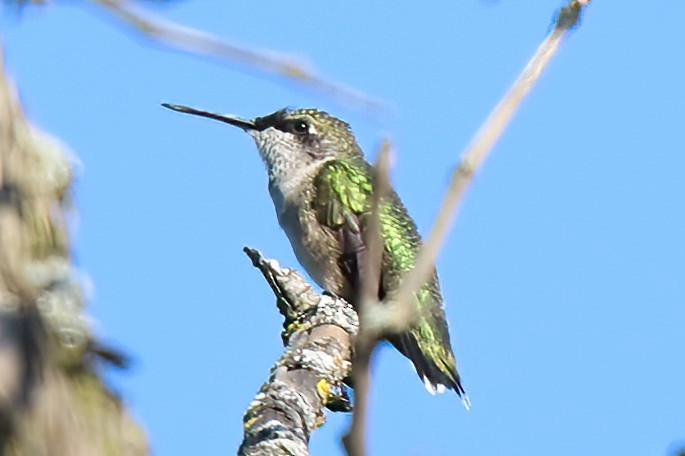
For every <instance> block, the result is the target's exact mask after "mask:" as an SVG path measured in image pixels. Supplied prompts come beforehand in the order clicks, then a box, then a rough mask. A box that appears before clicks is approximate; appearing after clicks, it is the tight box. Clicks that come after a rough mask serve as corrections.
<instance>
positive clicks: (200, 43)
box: [93, 0, 383, 112]
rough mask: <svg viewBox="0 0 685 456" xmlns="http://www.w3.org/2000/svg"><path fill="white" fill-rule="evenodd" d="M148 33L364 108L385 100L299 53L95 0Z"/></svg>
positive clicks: (122, 0) (120, 0) (117, 1)
mask: <svg viewBox="0 0 685 456" xmlns="http://www.w3.org/2000/svg"><path fill="white" fill-rule="evenodd" d="M93 1H94V2H96V3H98V4H100V5H102V6H104V7H105V8H106V9H107V10H108V11H110V12H111V13H113V14H114V15H115V16H117V17H119V18H120V19H122V20H123V21H125V22H126V23H128V24H129V25H131V26H132V27H133V28H134V29H136V30H138V31H139V32H141V33H142V34H144V35H145V36H147V37H149V38H152V39H153V40H156V41H159V42H160V43H162V44H164V45H166V46H169V47H172V48H175V49H178V50H181V51H185V52H189V53H192V54H200V55H210V56H215V57H220V58H223V59H230V60H234V61H238V62H242V63H244V64H247V65H249V66H251V67H254V68H258V69H259V70H261V71H265V72H267V73H273V74H277V75H279V76H281V77H283V78H286V79H289V80H291V81H294V82H297V83H299V84H302V85H304V86H307V87H310V88H313V89H315V90H317V91H320V92H323V93H325V94H327V95H329V96H333V97H334V98H337V99H339V100H341V101H343V102H347V103H349V104H352V105H354V106H357V107H359V108H362V109H364V110H368V111H372V112H377V111H380V110H381V109H382V107H383V103H382V102H380V101H379V100H377V99H374V98H372V97H371V96H369V95H367V94H364V93H363V92H361V91H359V90H356V89H353V88H351V87H348V86H345V85H343V84H340V83H337V82H334V81H331V80H329V79H326V78H324V77H322V76H320V75H318V74H317V73H316V72H315V71H314V70H312V69H311V68H307V66H306V65H304V64H303V63H302V61H301V59H299V58H298V57H296V56H293V55H289V54H284V53H277V52H273V51H267V50H262V49H255V48H250V47H247V46H245V45H239V44H236V43H231V42H229V41H227V40H224V39H220V38H218V37H216V36H214V35H212V34H210V33H207V32H204V31H202V30H198V29H195V28H192V27H188V26H185V25H181V24H178V23H176V22H173V21H169V20H167V19H164V18H161V17H159V16H155V15H154V14H152V13H151V12H149V11H144V10H143V9H142V8H140V7H139V6H138V5H136V4H135V3H134V2H132V1H130V0H93Z"/></svg>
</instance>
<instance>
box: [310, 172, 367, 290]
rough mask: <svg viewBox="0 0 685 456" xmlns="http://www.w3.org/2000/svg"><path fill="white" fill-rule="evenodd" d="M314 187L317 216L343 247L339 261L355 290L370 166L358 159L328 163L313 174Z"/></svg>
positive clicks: (363, 248)
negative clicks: (315, 174) (317, 172)
mask: <svg viewBox="0 0 685 456" xmlns="http://www.w3.org/2000/svg"><path fill="white" fill-rule="evenodd" d="M315 188H316V189H317V194H316V196H315V197H314V201H313V205H314V210H315V211H316V214H317V219H318V221H319V223H320V224H321V225H322V226H325V227H328V228H329V229H331V230H332V232H333V233H335V234H336V235H337V236H338V239H339V241H340V245H341V250H342V255H341V257H340V258H339V259H338V262H339V263H340V266H341V269H342V271H343V274H344V275H345V276H346V278H347V279H348V281H349V282H350V285H352V287H353V289H356V287H357V285H358V283H359V270H360V268H361V266H362V265H363V261H362V256H363V254H364V251H365V246H364V240H363V238H362V231H363V230H362V227H363V223H364V219H365V218H366V215H367V214H368V213H369V210H370V202H371V195H372V194H373V178H372V170H371V167H370V166H369V164H368V163H366V162H364V161H361V160H356V161H354V162H350V163H348V162H343V161H337V160H336V161H330V162H327V163H325V164H324V165H322V167H321V170H320V171H319V174H318V175H317V177H316V182H315Z"/></svg>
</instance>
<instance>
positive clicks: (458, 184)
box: [394, 0, 590, 330]
mask: <svg viewBox="0 0 685 456" xmlns="http://www.w3.org/2000/svg"><path fill="white" fill-rule="evenodd" d="M589 3H590V0H571V1H570V2H569V4H568V5H567V6H565V7H563V8H561V10H559V13H558V14H557V16H556V19H555V23H554V26H553V28H552V30H551V32H550V33H549V34H548V35H547V37H546V38H545V40H544V41H543V42H542V44H541V45H540V47H539V48H538V50H537V51H536V53H535V54H534V55H533V57H532V58H531V60H530V61H529V63H528V65H527V66H526V68H525V69H524V70H523V72H522V73H521V75H520V76H519V77H518V79H517V80H516V82H514V84H513V85H512V87H511V88H510V89H509V92H507V94H506V95H505V96H504V98H503V99H502V100H501V101H500V102H499V104H498V105H497V106H496V107H495V109H494V110H493V111H492V112H491V114H490V116H489V117H488V119H487V120H486V121H485V123H484V124H483V125H482V127H481V129H480V130H479V131H478V133H476V136H475V138H474V139H473V141H472V142H471V144H470V145H469V146H468V147H467V148H466V151H465V152H464V154H463V155H462V159H461V162H460V163H459V166H457V168H456V169H455V170H454V172H453V173H452V177H451V179H450V184H449V187H448V189H447V192H446V193H445V196H444V198H443V201H442V204H441V206H440V209H439V211H438V215H437V217H436V219H435V222H434V223H433V227H432V229H431V232H430V235H429V236H428V239H427V240H426V242H425V243H424V245H423V248H422V249H421V251H420V252H419V254H418V255H417V259H416V263H415V265H414V269H413V270H412V271H411V272H409V273H408V274H407V276H406V277H405V278H404V280H403V281H402V285H401V286H400V289H399V291H398V292H397V295H396V296H397V303H396V307H397V308H396V309H395V312H394V315H395V317H396V318H394V322H395V323H397V324H399V325H405V326H399V327H397V328H395V329H396V330H401V329H403V328H406V326H408V325H409V322H411V321H412V314H413V312H415V309H414V306H413V305H412V298H413V296H414V293H416V291H418V290H419V289H420V288H421V285H422V284H424V283H425V282H426V281H427V280H428V279H429V278H430V275H431V274H432V273H433V267H434V266H433V265H434V263H435V259H436V257H437V254H438V251H439V249H440V246H441V245H442V242H443V240H444V238H445V236H446V234H447V231H448V229H449V227H450V225H451V222H452V220H453V218H454V216H455V210H456V208H457V206H458V204H459V203H460V202H461V200H462V199H463V196H464V192H465V191H466V188H467V187H468V185H469V184H470V183H471V180H472V179H473V175H474V173H475V172H476V171H477V170H478V169H479V168H480V166H481V165H482V164H483V162H484V161H485V159H486V158H487V156H488V153H489V152H490V150H491V149H492V147H493V145H494V144H495V142H496V141H497V139H499V137H500V136H501V135H502V132H503V131H504V129H505V127H506V126H507V124H508V123H509V121H510V120H511V118H512V117H513V115H514V113H515V112H516V109H517V108H518V106H519V105H520V104H521V101H522V100H523V98H524V97H525V96H526V94H527V93H528V92H529V91H530V89H531V88H532V87H533V85H534V84H535V82H536V81H537V79H538V77H539V76H540V74H541V73H542V70H543V69H544V68H545V66H546V65H547V63H548V62H549V61H550V59H551V58H552V56H553V55H554V53H555V52H556V51H557V49H558V47H559V44H560V43H561V42H562V41H563V39H564V37H566V35H567V33H568V31H569V30H570V29H571V28H573V27H574V26H575V25H577V24H578V21H579V19H580V15H581V13H582V10H583V8H584V7H585V6H587V5H588V4H589Z"/></svg>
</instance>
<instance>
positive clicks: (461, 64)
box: [0, 0, 685, 456]
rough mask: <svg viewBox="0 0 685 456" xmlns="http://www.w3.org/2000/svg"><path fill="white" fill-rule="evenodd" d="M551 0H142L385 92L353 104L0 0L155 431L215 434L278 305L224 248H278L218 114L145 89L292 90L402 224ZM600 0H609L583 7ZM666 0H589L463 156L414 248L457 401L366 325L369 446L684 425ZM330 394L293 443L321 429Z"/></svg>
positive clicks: (587, 447) (175, 435)
mask: <svg viewBox="0 0 685 456" xmlns="http://www.w3.org/2000/svg"><path fill="white" fill-rule="evenodd" d="M560 4H561V3H560V2H559V1H556V0H555V1H548V0H544V1H541V0H537V1H523V2H521V1H504V0H503V1H500V2H496V3H493V2H482V1H476V0H467V1H462V2H450V1H446V0H445V1H437V0H436V1H435V2H431V3H430V5H424V7H419V6H417V4H416V3H411V4H410V3H404V4H403V3H401V2H400V3H399V4H398V2H395V3H393V4H392V5H390V4H388V3H383V2H361V1H348V2H335V3H332V2H313V1H311V2H309V1H307V2H297V3H293V2H280V1H275V0H271V1H262V2H258V3H256V4H255V3H254V2H221V1H218V0H214V1H205V2H175V3H173V2H172V3H171V4H170V5H166V6H164V7H163V8H160V9H158V10H157V11H158V12H159V13H160V14H163V15H164V16H166V17H168V18H170V19H174V20H178V21H180V22H182V23H185V24H188V25H192V26H196V27H199V28H202V29H205V30H207V31H211V32H213V33H216V34H218V35H221V36H224V37H228V38H231V39H235V40H238V41H241V42H245V43H253V44H255V45H259V46H265V47H270V48H273V49H275V50H280V51H287V52H292V53H297V54H302V55H305V56H307V58H308V59H310V60H311V61H312V62H314V64H315V65H316V66H317V67H318V68H319V69H321V70H322V71H323V72H324V74H326V75H328V76H330V77H332V78H334V79H336V80H339V81H344V82H345V83H348V84H350V85H353V86H355V87H358V88H360V89H362V90H364V91H365V92H367V93H370V94H373V95H375V96H377V97H379V98H382V99H384V100H386V101H388V102H389V103H390V104H391V106H392V109H389V110H387V111H386V112H384V113H383V114H382V115H380V116H377V117H370V116H368V115H366V114H364V113H363V112H360V111H358V110H354V109H352V108H350V107H349V106H345V105H341V104H339V103H338V102H336V101H334V100H331V99H328V98H324V97H322V96H321V95H319V94H317V93H314V92H311V91H307V90H303V89H301V88H300V87H298V86H295V85H293V84H290V83H284V82H283V81H281V80H278V79H274V78H269V77H264V76H263V75H262V74H261V73H259V72H256V71H252V70H247V72H245V71H244V70H245V68H244V67H242V66H240V65H231V64H222V63H220V62H218V61H216V60H214V59H207V58H205V59H198V58H193V57H190V56H188V55H185V54H181V53H177V52H172V51H168V50H166V49H163V48H162V47H160V46H156V45H152V44H150V43H149V42H147V41H145V40H143V39H140V38H138V37H137V36H135V35H133V34H131V33H130V32H129V31H128V30H127V29H126V28H125V27H122V26H119V24H117V23H116V22H115V21H112V20H111V19H110V18H109V17H108V16H107V15H106V14H104V13H103V12H102V11H101V10H99V9H98V8H97V7H95V6H92V5H89V4H78V3H75V2H63V3H57V4H55V5H52V6H49V7H46V8H41V7H35V6H30V7H27V8H26V9H25V10H24V13H23V14H22V15H20V16H17V15H16V14H14V12H13V11H12V9H11V8H9V7H8V6H7V5H3V6H2V7H0V8H2V9H3V11H2V13H1V14H0V21H1V23H0V30H1V32H0V34H1V36H2V39H3V42H4V43H3V44H4V53H5V56H6V58H7V66H8V67H9V70H10V71H11V73H12V74H13V75H14V78H15V80H16V81H17V83H18V85H19V87H20V90H21V95H22V100H23V102H24V105H25V109H26V112H27V113H28V115H29V117H30V118H31V119H32V120H33V121H35V122H36V123H37V124H38V125H39V126H41V127H42V128H44V129H46V130H48V131H50V132H51V133H53V134H55V135H57V136H59V137H60V138H61V139H62V140H64V141H65V142H66V143H68V144H69V146H70V147H71V148H72V149H73V150H74V151H75V152H76V153H77V154H78V156H79V157H80V159H81V161H82V162H83V171H82V173H81V175H80V176H79V178H78V183H77V185H76V200H77V205H78V208H79V210H80V214H81V215H80V220H79V223H78V226H75V231H76V233H75V247H74V250H75V257H76V259H77V262H78V265H79V266H80V267H81V268H83V270H84V271H85V272H86V273H87V274H88V275H89V276H90V278H91V279H92V281H93V283H94V286H95V291H94V294H93V296H92V299H91V303H90V307H89V312H90V313H91V315H92V316H93V317H94V319H95V320H96V327H97V331H98V332H99V334H101V335H102V337H103V338H104V339H105V340H107V341H109V342H111V343H115V344H117V345H120V346H121V347H124V348H125V349H126V350H127V351H129V352H130V353H131V354H132V355H133V356H134V358H135V359H136V364H135V368H134V369H133V370H132V371H131V372H129V373H124V374H121V373H113V374H109V375H108V377H109V378H110V381H111V382H112V384H114V385H115V387H116V388H117V389H118V390H119V391H120V392H121V393H122V395H123V396H124V398H125V400H126V402H127V404H128V405H129V406H130V407H131V409H132V410H133V413H134V414H135V415H136V416H137V417H138V418H139V419H140V420H141V421H142V422H143V423H144V426H145V428H146V429H147V430H148V432H149V437H150V440H151V445H152V447H153V449H154V451H155V454H158V455H164V456H174V455H187V454H208V455H213V454H226V453H228V454H230V453H232V452H233V451H235V449H236V448H237V446H238V444H239V443H240V440H241V435H242V428H241V419H242V414H243V412H244V409H245V408H246V406H247V405H248V403H249V402H250V400H251V398H252V397H253V395H254V394H255V392H256V391H257V389H258V388H259V386H260V384H261V382H263V381H264V380H265V379H266V377H267V374H268V369H269V367H270V366H271V365H272V363H273V362H274V361H275V360H276V359H277V357H278V356H279V354H280V353H281V350H282V347H281V344H280V336H279V331H280V325H281V317H280V315H279V314H278V313H277V311H276V307H275V306H274V299H273V297H272V295H271V291H270V290H269V288H268V286H267V285H266V283H265V282H264V281H263V279H262V278H261V277H260V275H259V274H258V273H257V271H256V270H253V268H252V267H251V265H250V262H249V261H248V260H247V258H246V257H245V256H244V255H243V253H242V252H241V248H242V246H243V245H249V246H253V247H256V248H259V249H260V250H262V251H263V252H264V254H266V255H267V256H270V257H273V258H277V259H279V260H280V261H281V262H282V263H283V264H284V265H287V266H293V267H299V266H298V265H297V262H296V260H295V258H294V256H293V254H292V251H291V249H290V246H289V244H288V242H287V239H286V237H285V235H284V234H282V233H281V231H280V229H279V228H278V225H277V223H276V219H275V216H274V213H273V208H272V204H271V201H270V199H269V197H268V194H267V191H266V175H265V173H264V170H263V167H262V165H261V163H260V161H259V158H258V156H257V153H256V150H255V148H254V146H253V144H252V143H251V140H250V139H249V137H247V135H244V134H241V132H240V131H236V130H235V129H231V128H229V127H228V126H225V125H221V124H219V123H216V122H211V121H208V120H204V119H199V118H191V117H188V116H181V115H179V114H175V113H172V112H169V111H167V110H164V109H163V108H161V107H160V106H159V103H160V102H172V103H183V104H191V105H194V106H197V107H201V108H205V109H210V110H215V111H222V112H231V113H235V114H240V115H243V116H248V117H251V116H256V115H262V114H266V113H270V112H272V111H274V110H276V109H279V108H281V107H283V106H297V107H308V106H316V107H319V108H323V109H326V110H328V111H329V112H330V113H332V114H334V115H336V116H338V117H342V118H344V119H345V120H347V121H348V122H350V123H351V124H352V127H353V129H354V131H355V133H356V134H357V137H358V140H359V142H360V144H361V145H362V147H363V148H364V149H365V150H367V151H369V154H371V155H372V152H373V150H374V148H375V145H376V144H377V143H378V141H379V138H380V137H381V134H382V133H387V134H390V135H391V136H392V138H393V139H394V140H395V141H396V145H397V155H396V159H395V166H394V170H393V182H394V184H395V186H396V188H397V190H398V192H399V193H400V195H401V196H402V198H403V200H404V202H405V204H406V205H407V207H408V208H409V210H410V212H411V214H412V215H413V216H414V218H415V219H416V221H417V223H418V225H419V227H420V228H421V230H422V231H423V232H424V233H425V232H426V231H427V230H428V228H429V227H430V224H431V220H432V218H433V217H434V216H435V213H436V210H437V207H438V204H439V201H440V198H441V194H442V192H443V191H444V190H445V187H446V185H447V181H448V178H449V173H450V172H451V170H452V169H453V167H454V166H455V165H456V163H457V160H458V156H459V154H460V152H461V151H462V150H463V148H464V146H465V145H466V144H467V143H468V141H469V139H470V138H471V136H472V135H473V133H474V131H475V130H476V129H477V128H478V126H479V125H480V123H481V122H482V120H483V119H484V118H485V116H486V115H487V113H488V112H489V110H490V109H491V107H492V106H493V105H494V104H495V103H496V102H497V100H498V99H499V97H500V96H501V95H502V94H503V93H504V92H505V90H506V89H507V88H508V86H509V84H510V83H511V82H512V81H513V79H514V78H515V77H516V75H517V74H518V72H519V71H520V70H521V69H522V67H523V65H524V64H525V62H526V61H527V59H528V57H529V56H530V55H531V54H532V52H533V51H534V50H535V48H536V47H537V45H538V43H539V42H540V41H541V39H542V38H543V37H544V35H545V33H546V32H547V30H548V27H549V25H550V21H551V17H552V12H553V11H554V10H555V9H556V8H557V7H558V6H560ZM607 8H608V9H607ZM684 16H685V3H683V2H682V1H675V0H667V1H664V2H652V3H644V4H642V5H638V4H637V2H636V4H634V5H628V4H627V2H605V1H599V0H596V1H594V2H593V4H592V6H591V7H590V9H589V10H588V11H587V14H586V16H585V19H584V22H583V24H582V26H581V27H580V28H579V29H578V30H577V31H576V32H575V33H573V34H572V36H571V37H570V39H569V40H568V41H567V42H566V43H565V44H564V45H563V46H562V48H561V51H560V53H559V54H558V55H557V56H556V57H555V59H554V60H553V62H552V64H551V66H550V67H549V68H548V71H546V73H545V74H544V75H543V77H542V79H541V80H540V83H539V84H538V85H537V86H536V87H535V88H534V90H533V92H532V94H531V96H530V97H529V98H528V99H527V100H526V101H525V103H524V104H523V106H522V107H521V109H520V112H519V114H518V116H517V117H516V118H515V120H514V121H513V123H512V124H511V126H510V128H509V129H508V130H507V132H506V133H505V134H504V136H503V137H502V138H501V140H500V141H499V143H498V144H497V146H496V148H495V150H494V152H493V155H492V157H491V159H490V160H489V161H488V162H487V163H486V165H485V168H484V169H483V170H482V171H481V172H480V173H479V174H478V176H477V177H476V179H475V182H474V185H473V187H472V188H471V189H470V190H469V193H468V195H467V199H466V202H465V204H464V206H463V207H462V210H461V212H460V214H459V218H458V220H457V222H456V224H455V226H454V229H453V231H452V233H451V236H450V238H449V240H448V242H447V244H446V245H445V248H444V250H443V251H442V253H441V255H440V258H439V261H438V264H437V266H438V270H439V273H440V276H441V281H442V284H443V289H444V295H445V300H446V302H447V312H448V318H449V322H450V328H451V331H452V334H453V343H454V346H455V350H456V353H457V358H458V361H459V365H460V370H461V372H462V375H463V377H464V383H465V387H466V389H467V391H468V392H469V395H470V396H471V399H472V402H473V407H472V410H471V411H470V412H466V411H465V410H464V409H463V407H462V406H461V404H460V402H459V401H458V399H457V397H456V396H454V395H443V396H438V397H431V396H429V395H428V394H427V393H426V392H425V391H424V389H423V387H422V385H421V384H420V382H419V381H418V379H417V377H416V376H415V374H414V373H413V372H412V370H411V369H410V367H409V366H408V363H407V362H406V360H404V359H403V358H402V357H401V356H400V355H398V354H397V353H395V352H394V351H393V350H391V349H389V348H387V347H385V348H384V349H383V350H381V352H380V356H379V357H378V359H377V363H376V365H375V375H374V383H373V390H372V410H371V425H370V426H371V429H370V431H371V432H370V435H371V441H370V447H371V450H372V451H373V454H399V455H426V454H429V455H430V454H463V455H492V454H507V455H535V454H547V453H550V452H554V453H555V454H556V455H559V456H564V455H578V454H586V455H604V454H621V455H661V454H663V455H668V454H670V453H669V452H672V451H673V448H674V445H676V443H677V442H678V441H679V440H682V439H683V438H685V393H684V392H683V385H684V384H685V366H684V364H683V347H684V346H685V331H684V330H683V329H684V327H685V280H684V277H685V238H684V236H683V233H685V215H684V211H683V196H684V195H685V181H684V180H683V177H682V170H683V169H684V168H685V129H683V119H684V118H685V117H684V114H683V106H685V88H684V87H685V83H684V82H683V81H685V64H684V63H683V59H682V55H683V49H684V48H685V32H683V28H682V18H683V17H684ZM347 422H348V417H346V416H344V415H330V416H329V420H328V422H327V424H326V425H325V426H324V427H323V428H322V429H320V430H318V431H316V433H315V434H314V435H313V437H312V441H311V448H312V453H313V454H341V447H340V445H339V441H338V438H339V436H340V435H341V434H342V432H343V431H344V429H345V428H346V425H347Z"/></svg>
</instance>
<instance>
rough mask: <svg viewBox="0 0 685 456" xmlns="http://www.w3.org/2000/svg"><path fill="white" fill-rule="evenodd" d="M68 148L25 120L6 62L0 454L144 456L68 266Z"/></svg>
mask: <svg viewBox="0 0 685 456" xmlns="http://www.w3.org/2000/svg"><path fill="white" fill-rule="evenodd" d="M71 179H72V173H71V166H70V163H69V161H68V159H67V157H66V155H65V151H64V147H63V146H62V145H60V144H59V143H57V142H56V141H55V140H54V139H52V138H50V137H48V136H47V135H46V134H44V133H42V132H40V131H39V130H38V129H36V128H35V127H33V126H32V125H30V124H29V123H28V122H27V121H26V120H25V119H24V117H23V114H22V112H21V108H20V106H19V103H18V101H17V96H16V92H15V90H14V88H13V87H12V85H11V84H10V82H9V80H8V79H7V78H6V76H5V75H4V74H3V69H2V56H1V55H0V454H2V455H3V456H19V455H31V456H49V455H71V456H91V455H100V454H108V455H134V456H135V455H145V454H147V443H146V439H145V436H144V433H143V432H142V430H141V429H140V428H139V427H138V426H137V424H136V423H134V421H133V420H132V419H131V418H130V417H129V416H128V414H127V413H126V411H125V410H124V408H123V406H122V404H121V403H120V401H119V399H118V398H117V397H116V396H115V395H114V394H113V393H112V392H111V391H109V389H108V388H107V387H106V386H105V385H104V384H103V383H102V382H101V380H100V379H99V376H98V375H97V372H96V370H95V361H94V357H93V353H94V347H95V346H96V345H97V344H96V343H95V341H94V339H93V336H92V334H91V332H90V328H89V325H88V322H87V320H86V318H85V317H84V315H83V306H84V299H83V296H82V292H81V287H80V283H79V280H78V274H77V273H76V271H75V270H74V269H73V267H72V265H71V261H70V258H69V245H68V240H69V239H68V234H67V223H66V214H67V213H68V212H69V211H70V210H71V208H70V205H69V190H70V185H71Z"/></svg>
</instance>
